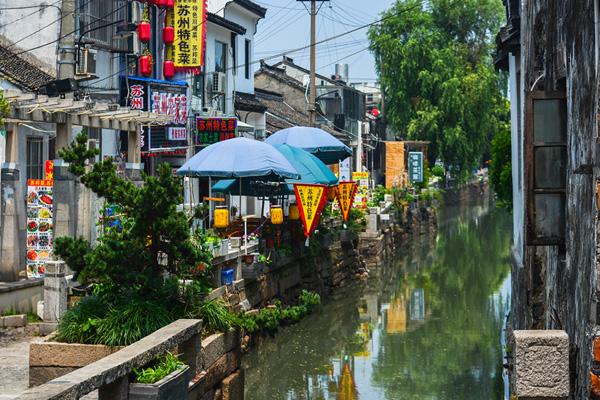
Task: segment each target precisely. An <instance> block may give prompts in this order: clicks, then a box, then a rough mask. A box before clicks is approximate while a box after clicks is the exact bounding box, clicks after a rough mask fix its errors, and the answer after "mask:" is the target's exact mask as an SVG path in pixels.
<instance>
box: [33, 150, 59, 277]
mask: <svg viewBox="0 0 600 400" xmlns="http://www.w3.org/2000/svg"><path fill="white" fill-rule="evenodd" d="M53 178H54V163H53V161H51V160H49V161H46V176H45V179H29V180H28V181H27V278H43V277H44V274H45V273H46V262H47V261H49V260H50V259H51V257H52V244H53V241H54V235H53V231H54V226H53V220H52V216H53V208H52V204H53V202H54V197H53V193H52V186H53Z"/></svg>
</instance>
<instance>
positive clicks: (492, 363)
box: [243, 201, 510, 400]
mask: <svg viewBox="0 0 600 400" xmlns="http://www.w3.org/2000/svg"><path fill="white" fill-rule="evenodd" d="M483 203H484V204H487V202H485V201H484V202H483ZM484 204H480V205H476V206H470V207H468V208H455V207H448V208H446V209H444V210H443V211H442V213H441V214H442V215H441V216H440V218H439V226H438V232H437V234H431V235H419V237H420V239H417V240H414V245H413V246H401V247H400V248H396V249H395V250H394V254H393V256H392V257H388V258H387V261H386V262H382V263H381V264H379V265H378V267H377V268H369V277H368V279H366V280H364V281H354V282H352V283H349V284H348V285H346V287H344V288H340V289H338V290H335V291H333V293H332V294H331V295H330V296H328V297H325V299H324V304H323V305H322V307H321V309H320V310H318V311H317V312H316V313H314V314H313V315H311V316H309V317H307V318H306V319H305V320H303V321H301V322H300V323H299V324H296V325H293V326H289V327H285V328H283V329H281V330H280V331H279V333H278V334H277V335H276V336H275V337H274V338H261V340H259V341H257V342H256V343H255V345H254V346H253V348H252V350H251V352H250V353H249V354H247V355H246V356H245V358H244V361H243V364H244V365H243V368H244V370H245V374H246V383H245V387H246V399H248V400H252V399H261V400H262V399H359V398H360V399H400V398H414V399H423V398H435V399H458V398H460V399H478V400H479V399H501V398H503V397H502V396H503V389H502V349H501V345H500V336H501V328H502V321H503V317H504V315H505V312H506V310H507V309H508V305H509V301H510V278H509V277H508V273H509V264H510V263H509V259H508V249H509V248H510V246H509V245H510V218H509V217H508V216H507V215H506V214H505V213H503V212H502V211H499V210H495V209H490V208H489V207H488V206H486V205H484Z"/></svg>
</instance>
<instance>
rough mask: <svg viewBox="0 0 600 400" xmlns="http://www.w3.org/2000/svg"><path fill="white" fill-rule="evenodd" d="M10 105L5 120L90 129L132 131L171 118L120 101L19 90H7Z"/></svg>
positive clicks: (6, 96)
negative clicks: (94, 100)
mask: <svg viewBox="0 0 600 400" xmlns="http://www.w3.org/2000/svg"><path fill="white" fill-rule="evenodd" d="M4 98H5V99H6V100H7V102H8V104H9V106H10V112H9V114H8V115H7V117H6V120H5V121H6V122H16V123H18V122H28V121H29V122H45V123H56V124H60V123H67V122H70V123H71V124H73V125H79V126H87V127H90V128H101V129H114V130H121V131H129V132H133V131H136V130H137V129H138V127H139V126H140V125H143V126H155V125H168V124H171V123H172V122H173V119H172V117H170V116H168V115H163V114H157V113H151V112H147V111H138V110H131V109H129V108H128V107H121V106H119V105H117V104H107V103H95V102H93V101H89V100H75V99H61V98H59V97H48V96H45V95H36V94H33V93H23V92H21V91H19V90H5V91H4Z"/></svg>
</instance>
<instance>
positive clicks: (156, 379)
mask: <svg viewBox="0 0 600 400" xmlns="http://www.w3.org/2000/svg"><path fill="white" fill-rule="evenodd" d="M133 374H134V376H135V382H134V383H131V384H129V399H130V400H168V399H186V398H187V395H188V385H189V382H190V379H191V378H192V370H191V369H190V368H189V367H188V366H187V365H185V364H184V363H183V362H181V361H179V359H178V358H177V357H176V356H174V355H173V354H171V353H167V354H166V355H164V356H162V357H160V358H158V359H157V360H156V361H155V363H154V366H151V367H148V368H144V369H137V368H136V369H134V370H133Z"/></svg>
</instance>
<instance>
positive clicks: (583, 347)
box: [513, 0, 598, 399]
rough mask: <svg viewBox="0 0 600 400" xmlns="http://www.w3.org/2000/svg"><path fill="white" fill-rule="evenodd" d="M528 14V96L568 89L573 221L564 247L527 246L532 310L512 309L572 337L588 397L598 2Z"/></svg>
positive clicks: (536, 5)
mask: <svg viewBox="0 0 600 400" xmlns="http://www.w3.org/2000/svg"><path fill="white" fill-rule="evenodd" d="M521 15H522V18H521V61H522V64H521V69H522V71H523V74H524V77H523V78H524V79H523V82H524V91H523V94H524V96H523V98H525V96H526V95H527V93H528V92H529V91H530V90H545V91H553V90H563V89H564V90H566V93H567V110H568V122H567V135H568V162H567V188H566V215H567V226H566V242H565V246H564V249H558V248H554V247H551V248H538V250H537V251H536V252H535V253H534V250H532V249H531V248H529V249H527V251H526V253H527V254H526V256H525V263H526V265H525V268H526V271H525V275H528V279H529V284H528V285H521V286H520V287H517V290H519V292H517V293H515V297H516V298H517V299H522V297H523V296H526V295H525V294H524V291H525V290H529V292H530V294H529V296H530V298H529V299H528V303H529V304H528V306H529V307H528V308H527V309H514V310H513V313H518V314H519V315H514V314H513V325H514V328H525V329H528V328H529V329H530V328H532V327H534V326H540V325H541V326H542V327H546V328H562V329H565V330H566V331H567V333H568V334H569V337H570V342H571V366H572V371H571V373H572V382H571V383H572V388H573V391H572V395H571V398H573V399H586V398H589V368H590V367H591V339H592V337H591V332H592V331H593V329H594V328H595V326H596V315H595V308H596V301H597V291H596V284H597V273H596V229H595V220H596V217H597V215H596V206H597V205H596V201H595V196H594V186H595V185H594V181H595V180H596V179H597V178H598V172H597V170H596V172H594V168H593V166H594V165H595V163H596V154H595V146H596V138H597V134H596V132H597V109H598V107H597V104H598V101H597V88H598V79H597V75H596V69H595V53H594V49H595V43H596V36H595V29H594V3H593V1H591V0H564V1H559V0H529V1H525V2H524V3H523V5H522V9H521ZM563 259H564V265H563V262H562V260H563ZM513 278H514V279H518V276H513ZM514 279H513V280H514ZM528 286H529V287H528ZM528 313H529V314H530V317H529V315H527V314H528ZM524 314H525V315H524ZM522 324H526V325H527V326H522Z"/></svg>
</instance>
